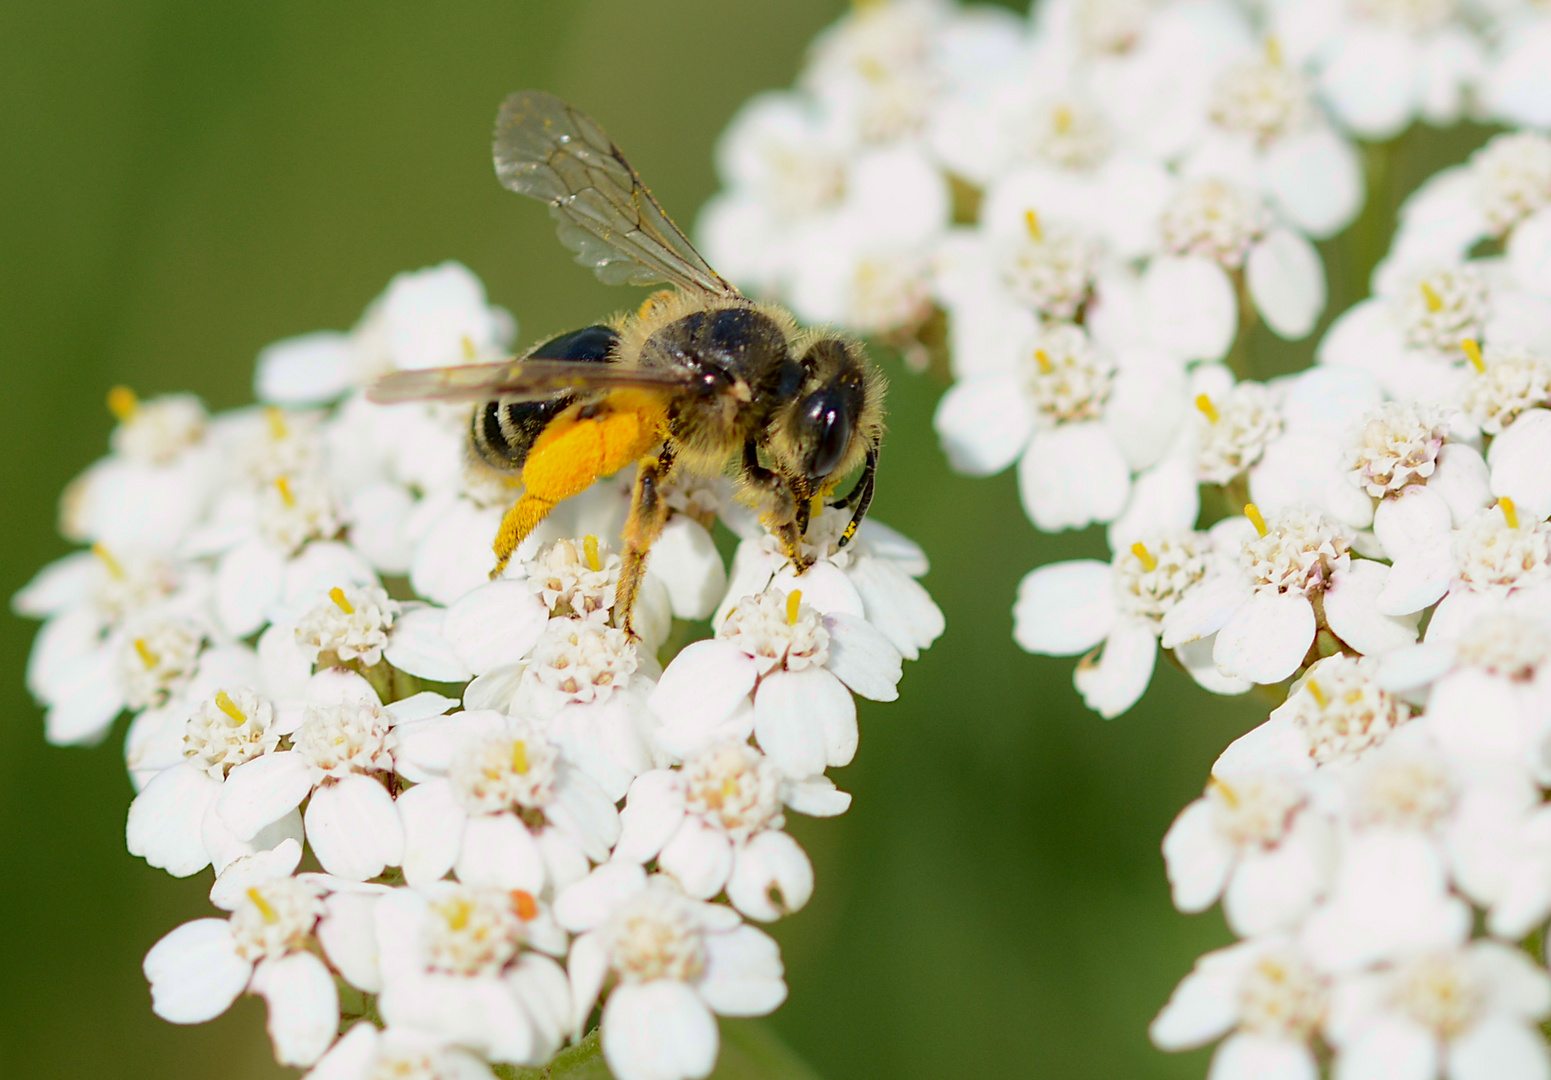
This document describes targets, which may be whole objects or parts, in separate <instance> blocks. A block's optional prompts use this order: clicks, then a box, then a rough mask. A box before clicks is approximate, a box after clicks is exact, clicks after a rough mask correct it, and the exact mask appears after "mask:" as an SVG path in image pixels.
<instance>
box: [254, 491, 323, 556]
mask: <svg viewBox="0 0 1551 1080" xmlns="http://www.w3.org/2000/svg"><path fill="white" fill-rule="evenodd" d="M339 528H340V522H339V518H338V516H336V514H335V513H334V500H333V498H332V497H331V496H330V494H329V489H328V484H327V482H326V481H325V480H324V479H323V477H322V476H321V475H317V474H312V473H298V474H296V475H294V476H293V475H289V474H287V475H282V476H277V477H275V479H274V480H273V481H272V482H271V483H268V484H265V485H264V486H263V487H262V488H260V489H259V512H258V531H259V535H260V536H262V537H263V538H264V539H265V540H267V541H269V543H270V544H271V545H273V546H274V547H275V548H277V549H279V550H280V551H283V552H285V553H286V554H288V555H290V554H294V553H295V552H296V550H297V549H298V548H300V547H301V546H302V545H303V544H305V543H306V542H307V541H308V540H314V539H318V538H321V537H327V536H333V535H334V534H335V533H337V532H339Z"/></svg>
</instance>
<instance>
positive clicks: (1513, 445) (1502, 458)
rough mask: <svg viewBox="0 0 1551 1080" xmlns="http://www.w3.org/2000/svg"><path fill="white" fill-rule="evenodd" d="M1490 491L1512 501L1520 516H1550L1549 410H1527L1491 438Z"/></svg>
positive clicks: (1550, 452)
mask: <svg viewBox="0 0 1551 1080" xmlns="http://www.w3.org/2000/svg"><path fill="white" fill-rule="evenodd" d="M1487 460H1488V461H1489V462H1490V463H1491V466H1492V494H1493V495H1496V496H1497V497H1498V498H1501V497H1503V496H1504V495H1506V496H1508V497H1509V498H1511V499H1512V500H1513V501H1514V504H1515V506H1516V507H1517V509H1518V512H1519V514H1520V515H1521V516H1523V515H1528V516H1530V517H1532V518H1535V519H1536V520H1537V521H1544V520H1545V519H1546V518H1547V517H1551V469H1547V468H1546V462H1547V461H1551V412H1548V411H1547V410H1545V409H1527V410H1526V411H1524V412H1523V413H1520V414H1519V418H1518V419H1517V420H1515V421H1514V422H1513V423H1512V424H1510V425H1509V426H1508V427H1507V429H1506V430H1504V431H1503V433H1502V434H1501V435H1499V436H1497V437H1496V438H1495V439H1493V440H1492V449H1491V452H1490V453H1489V455H1488V457H1487Z"/></svg>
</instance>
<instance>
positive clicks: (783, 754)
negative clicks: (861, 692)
mask: <svg viewBox="0 0 1551 1080" xmlns="http://www.w3.org/2000/svg"><path fill="white" fill-rule="evenodd" d="M842 699H843V701H842ZM847 706H849V708H850V728H851V731H855V729H856V705H855V703H854V702H853V701H852V700H851V695H850V694H849V693H847V692H846V689H845V687H844V686H842V685H840V683H839V681H838V680H837V679H836V678H835V677H834V676H833V675H831V674H829V672H827V671H824V670H823V669H821V668H809V669H807V670H804V671H775V672H772V673H770V674H769V675H767V676H765V678H764V680H763V681H762V682H761V683H760V684H759V691H758V692H757V693H756V694H755V696H754V737H755V738H756V739H757V740H758V741H759V748H760V749H761V750H763V751H764V752H765V753H766V754H767V755H769V757H770V759H771V760H772V761H774V762H775V763H776V765H778V766H779V767H780V769H781V771H782V772H783V773H785V774H786V775H787V776H795V777H803V776H816V775H818V774H819V773H822V772H823V771H824V767H825V765H826V764H827V763H828V762H827V759H828V755H827V754H826V750H825V741H826V740H825V732H824V722H823V720H822V719H821V718H820V715H819V712H820V710H823V711H824V712H826V713H834V712H837V711H838V710H841V709H843V708H845V707H847ZM855 745H856V744H855V739H854V737H852V740H851V748H852V750H853V752H854V750H855Z"/></svg>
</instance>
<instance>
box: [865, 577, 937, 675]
mask: <svg viewBox="0 0 1551 1080" xmlns="http://www.w3.org/2000/svg"><path fill="white" fill-rule="evenodd" d="M846 577H848V578H850V580H851V584H853V585H854V586H856V591H857V592H858V593H859V594H860V595H861V598H862V609H863V611H862V614H863V617H864V618H866V620H867V621H868V622H870V623H871V624H872V625H873V626H875V627H877V628H878V629H879V630H881V631H882V632H883V635H884V636H885V637H887V638H888V639H889V641H890V642H891V643H892V644H893V646H894V647H895V648H896V649H898V650H899V652H900V655H901V656H903V657H904V658H905V659H906V660H915V659H918V658H919V657H920V655H921V650H922V649H924V648H927V647H928V646H929V645H931V644H932V642H934V641H936V640H937V639H938V638H939V637H941V636H942V632H943V630H944V629H945V628H946V625H947V624H946V622H945V621H944V619H943V614H942V608H940V607H938V606H937V604H936V602H935V601H934V600H933V599H932V597H931V594H929V593H928V592H927V591H926V589H924V588H923V587H922V586H921V584H920V582H918V581H916V579H915V578H913V577H911V576H910V575H909V574H907V573H906V572H905V571H904V570H903V569H901V568H900V567H899V566H898V565H896V564H895V563H894V562H892V561H890V560H887V559H881V558H875V557H874V556H872V555H857V556H856V557H855V558H854V559H853V560H852V562H851V565H850V566H849V567H847V568H846Z"/></svg>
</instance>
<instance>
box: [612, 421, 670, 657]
mask: <svg viewBox="0 0 1551 1080" xmlns="http://www.w3.org/2000/svg"><path fill="white" fill-rule="evenodd" d="M672 472H673V451H672V450H670V449H669V448H668V447H663V448H662V450H661V451H659V452H658V454H657V455H656V456H655V457H650V458H647V459H646V460H645V461H643V462H641V464H640V466H639V467H638V468H637V469H636V474H635V490H634V491H632V492H631V495H630V516H629V517H627V518H626V519H625V529H624V540H625V553H624V557H623V558H622V559H621V562H620V567H619V587H618V588H617V590H616V591H615V594H614V621H615V623H616V625H619V626H622V627H624V629H625V630H626V631H628V632H629V633H630V634H631V635H634V634H635V629H634V626H633V625H632V618H633V616H634V614H635V602H636V597H637V595H638V594H639V593H640V591H641V578H642V576H643V575H644V574H645V573H646V558H647V556H648V555H649V554H650V553H651V548H652V545H653V544H654V543H656V542H657V537H658V536H660V535H661V534H662V527H663V526H664V525H666V524H667V523H668V504H667V502H666V501H665V500H664V499H663V495H662V485H663V484H665V483H666V482H667V481H668V478H669V476H670V475H671V474H672Z"/></svg>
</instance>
